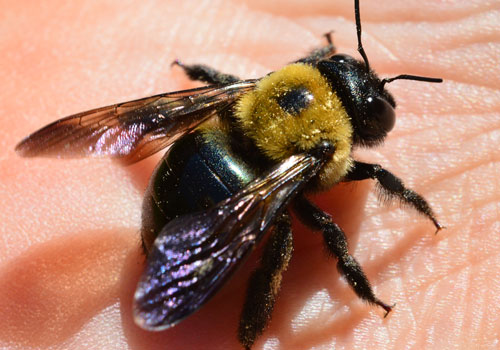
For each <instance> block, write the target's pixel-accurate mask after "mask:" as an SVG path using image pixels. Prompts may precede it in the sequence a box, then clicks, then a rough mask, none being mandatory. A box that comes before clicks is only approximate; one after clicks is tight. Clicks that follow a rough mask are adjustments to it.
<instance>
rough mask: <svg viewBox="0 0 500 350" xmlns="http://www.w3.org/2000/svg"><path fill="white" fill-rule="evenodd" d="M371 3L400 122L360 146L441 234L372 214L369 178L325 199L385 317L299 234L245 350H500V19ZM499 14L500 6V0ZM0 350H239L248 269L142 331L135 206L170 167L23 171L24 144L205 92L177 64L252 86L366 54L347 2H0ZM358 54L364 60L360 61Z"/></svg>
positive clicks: (406, 213)
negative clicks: (316, 53)
mask: <svg viewBox="0 0 500 350" xmlns="http://www.w3.org/2000/svg"><path fill="white" fill-rule="evenodd" d="M395 4H396V3H395V2H394V1H389V0H381V1H363V2H362V4H361V19H362V24H363V38H364V40H363V42H364V46H365V50H366V52H367V54H368V57H369V59H370V64H371V67H372V68H374V69H375V70H376V71H377V72H378V73H379V74H380V75H381V76H383V77H386V76H394V75H397V74H401V73H408V74H417V75H425V76H434V77H441V78H443V79H444V80H445V82H444V83H443V84H429V83H421V82H411V81H398V82H393V83H391V84H389V85H388V88H389V90H390V91H391V92H392V93H393V94H394V96H395V98H396V100H397V102H398V108H397V116H398V117H397V122H396V126H395V128H394V130H393V131H392V132H391V133H390V136H389V137H388V138H387V140H386V142H385V144H384V145H383V146H381V147H378V148H375V149H370V150H356V152H355V155H356V157H357V159H361V160H364V161H369V162H375V163H380V164H382V165H383V166H384V167H386V168H387V169H390V170H391V171H393V172H394V173H395V174H397V175H398V176H399V177H401V178H402V179H404V181H405V182H406V184H407V185H408V186H410V187H411V188H413V189H415V190H416V191H418V192H419V193H421V194H422V195H424V196H425V197H426V198H427V199H428V201H429V202H430V203H431V204H432V206H433V208H434V209H435V211H436V213H437V216H438V218H439V220H440V222H441V223H442V224H443V225H445V226H446V227H447V229H446V230H443V231H441V232H439V234H438V235H434V231H435V229H434V227H433V225H432V223H431V222H430V221H429V220H427V219H425V218H423V217H421V216H419V215H418V214H416V213H415V212H414V211H413V210H412V209H410V208H403V209H401V208H399V207H398V206H397V205H387V204H381V203H379V202H378V201H377V195H376V191H375V187H374V184H373V182H372V181H363V182H360V183H357V184H355V185H354V184H348V185H339V186H337V187H336V188H334V189H332V190H331V191H329V192H327V193H323V194H321V195H320V196H316V198H315V199H314V200H315V202H316V203H318V204H319V205H320V206H321V207H322V208H323V209H325V210H326V211H328V212H330V213H331V214H332V216H333V218H334V220H335V221H336V222H337V223H338V224H339V225H340V226H341V227H342V228H343V229H344V231H345V232H346V235H347V237H348V240H349V243H350V252H351V253H352V254H353V255H354V256H355V257H356V258H357V259H358V261H359V262H360V263H361V264H362V266H363V268H364V270H365V272H366V274H367V275H368V277H369V279H370V281H371V283H372V285H373V287H374V290H375V292H376V295H377V296H378V297H379V298H380V299H382V300H383V301H385V302H387V303H396V307H395V308H394V310H393V312H392V313H391V314H390V315H389V316H388V317H387V318H385V319H384V318H383V314H384V313H383V310H381V309H380V308H378V307H376V306H371V305H367V304H365V303H363V302H362V301H360V300H359V299H358V298H357V297H356V296H355V294H354V293H353V292H352V291H351V290H350V289H349V287H348V286H347V285H346V283H345V281H344V280H343V279H342V277H340V275H339V273H338V272H337V271H336V268H335V263H336V261H335V259H333V258H329V257H328V256H327V254H326V253H325V249H324V248H323V244H322V243H323V242H322V238H321V235H320V234H318V233H312V232H310V231H309V230H308V229H306V228H305V227H303V226H302V225H300V224H299V223H297V222H295V223H294V225H295V226H294V229H295V234H294V246H295V251H294V256H293V258H292V260H291V263H290V266H289V269H288V271H287V272H286V273H285V274H284V278H283V286H282V293H281V295H280V298H279V300H278V302H277V304H276V308H275V312H274V314H273V319H272V321H271V324H270V326H269V328H268V329H267V330H266V331H265V332H264V334H263V335H262V336H261V337H260V338H259V339H258V340H257V342H256V344H255V346H254V349H264V348H265V349H310V348H314V349H332V348H335V349H365V348H366V349H410V348H411V349H423V348H426V349H450V348H453V349H471V348H481V349H488V348H495V346H498V342H499V338H500V326H499V325H500V322H499V321H500V320H499V318H500V316H499V315H500V276H499V273H498V266H500V235H499V233H500V214H499V213H500V206H499V198H500V190H499V188H500V186H499V185H500V180H498V179H499V177H498V174H500V159H499V155H498V154H499V153H498V149H499V146H500V113H499V112H500V93H499V91H498V90H499V88H500V86H499V81H500V62H499V59H498V57H500V44H499V42H500V34H499V33H500V32H499V27H498V23H500V13H499V12H498V9H497V10H495V2H487V1H485V0H482V1H468V2H461V1H455V2H453V1H451V2H450V1H448V2H446V3H442V4H441V3H440V2H438V1H432V0H419V1H414V0H410V1H404V2H397V6H394V5H395ZM496 8H498V3H496ZM0 9H1V11H0V23H1V25H0V49H1V50H0V52H2V55H1V56H0V83H1V86H2V107H1V108H0V122H1V123H0V145H1V147H0V152H1V153H0V208H1V210H0V220H1V222H2V224H1V225H0V237H1V239H0V251H1V252H2V254H0V349H47V350H48V349H61V350H62V349H106V350H110V349H120V350H123V349H141V350H153V349H238V348H239V347H240V346H239V344H238V342H237V340H236V329H237V324H238V317H239V313H240V310H241V306H242V303H243V298H244V292H245V284H246V279H247V277H248V276H249V273H250V271H251V270H252V268H254V267H255V266H256V265H257V262H258V260H257V258H256V257H252V258H251V259H249V261H248V263H247V264H246V265H245V266H244V267H243V268H242V269H241V271H240V272H239V273H238V274H237V276H236V277H235V278H233V279H232V280H231V281H230V282H229V283H228V285H226V286H225V287H224V288H223V289H222V290H221V291H220V293H218V294H217V296H216V297H215V298H213V299H212V300H211V301H210V302H209V303H208V304H207V305H206V306H204V307H203V308H202V309H201V310H200V311H199V312H197V313H195V314H194V315H192V316H191V317H189V318H188V319H186V320H185V321H183V322H182V323H180V324H179V325H177V326H176V327H174V328H172V329H171V330H168V331H164V332H160V333H151V332H147V331H144V330H141V329H140V328H138V327H137V326H135V325H134V323H133V319H132V313H131V304H132V296H133V293H134V289H135V286H136V283H137V280H138V278H139V275H140V273H141V271H142V269H143V266H144V258H143V256H142V255H141V250H140V244H139V241H140V240H139V228H140V212H141V201H142V193H143V191H144V189H145V187H146V185H147V181H148V178H149V176H150V174H151V172H152V169H153V168H154V165H155V163H156V162H157V161H158V158H159V157H160V155H155V156H154V157H151V158H149V159H147V160H145V161H142V162H140V163H138V164H136V165H133V166H130V167H123V166H122V165H120V164H119V162H114V161H111V160H107V159H78V160H58V159H38V158H33V159H25V158H21V157H19V156H18V155H17V154H16V153H15V152H14V147H15V145H16V143H17V142H19V141H20V140H21V139H22V138H23V137H24V136H26V135H28V134H29V133H30V132H33V131H35V130H36V129H38V128H40V127H42V126H43V125H45V124H47V123H49V122H51V121H53V120H55V119H57V118H60V117H63V116H65V115H69V114H72V113H76V112H80V111H83V110H88V109H91V108H95V107H99V106H103V105H108V104H112V103H116V102H121V101H126V100H131V99H135V98H139V97H144V96H147V95H152V94H155V93H161V92H165V91H174V90H182V89H186V88H190V87H194V86H197V84H196V83H193V82H190V81H188V79H187V78H185V77H184V75H183V74H182V72H181V71H180V69H179V68H177V67H173V68H171V67H170V63H171V62H172V61H173V60H174V59H176V58H179V59H182V60H183V61H185V62H187V63H205V64H208V65H212V66H214V67H216V68H219V69H221V70H223V71H226V72H229V73H233V74H236V75H238V76H241V77H244V78H253V77H259V76H262V75H265V74H267V73H268V72H269V71H272V70H276V69H279V68H280V67H281V66H282V65H284V64H286V63H287V62H290V61H292V60H294V59H296V58H298V57H301V56H303V55H304V54H305V53H306V52H307V51H309V50H310V49H312V48H314V47H317V46H321V45H322V44H324V39H323V37H322V34H324V33H325V32H328V31H330V30H334V34H333V37H334V42H335V44H336V46H337V48H338V51H339V52H344V53H347V54H351V55H357V54H356V41H355V40H356V37H355V26H354V22H353V18H354V15H353V3H352V1H350V0H343V1H338V2H334V1H323V0H322V1H319V0H318V1H310V2H308V5H307V7H306V8H305V7H304V5H303V4H302V2H300V1H274V2H269V1H247V2H242V1H239V2H238V1H234V2H232V1H223V0H221V1H219V2H217V3H214V2H203V3H200V2H199V1H185V2H182V3H181V2H176V1H175V2H174V1H170V2H165V1H157V2H148V3H147V4H146V5H144V3H142V2H134V1H130V2H127V3H124V2H121V1H112V0H109V1H106V2H99V3H96V4H91V3H84V2H69V3H68V2H62V1H50V2H43V4H42V2H40V3H37V2H30V3H25V2H24V3H22V2H20V1H17V2H14V1H10V2H9V1H2V3H1V4H0ZM356 57H358V56H356Z"/></svg>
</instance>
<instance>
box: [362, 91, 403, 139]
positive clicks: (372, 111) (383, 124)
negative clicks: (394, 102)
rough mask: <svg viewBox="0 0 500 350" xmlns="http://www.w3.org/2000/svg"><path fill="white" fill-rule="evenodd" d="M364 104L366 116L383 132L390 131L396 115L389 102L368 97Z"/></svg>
mask: <svg viewBox="0 0 500 350" xmlns="http://www.w3.org/2000/svg"><path fill="white" fill-rule="evenodd" d="M366 102H367V109H368V116H369V117H370V118H373V120H374V121H376V122H377V125H378V127H379V128H381V129H383V130H384V131H385V132H389V131H391V130H392V128H393V127H394V124H396V113H395V112H394V108H393V107H392V106H391V105H390V104H389V102H387V101H386V100H384V99H383V98H380V97H368V98H367V100H366Z"/></svg>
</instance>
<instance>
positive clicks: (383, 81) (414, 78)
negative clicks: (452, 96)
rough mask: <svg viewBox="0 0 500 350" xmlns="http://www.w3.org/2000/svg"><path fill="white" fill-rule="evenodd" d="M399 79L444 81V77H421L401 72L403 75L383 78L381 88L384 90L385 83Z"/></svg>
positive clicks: (429, 81) (431, 81)
mask: <svg viewBox="0 0 500 350" xmlns="http://www.w3.org/2000/svg"><path fill="white" fill-rule="evenodd" d="M399 79H405V80H417V81H426V82H428V83H442V82H443V79H441V78H429V77H421V76H418V75H409V74H401V75H398V76H395V77H393V78H384V79H382V81H381V82H380V89H381V90H382V89H383V88H384V85H385V84H387V83H390V82H392V81H394V80H399Z"/></svg>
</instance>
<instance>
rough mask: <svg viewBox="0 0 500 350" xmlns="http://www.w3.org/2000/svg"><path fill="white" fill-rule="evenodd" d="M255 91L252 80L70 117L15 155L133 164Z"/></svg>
mask: <svg viewBox="0 0 500 350" xmlns="http://www.w3.org/2000/svg"><path fill="white" fill-rule="evenodd" d="M254 86H255V80H246V81H239V82H235V83H230V84H227V85H223V86H207V87H202V88H197V89H191V90H185V91H179V92H172V93H166V94H160V95H155V96H151V97H146V98H142V99H139V100H135V101H130V102H125V103H119V104H115V105H112V106H107V107H101V108H97V109H93V110H90V111H87V112H82V113H78V114H74V115H71V116H69V117H66V118H63V119H60V120H57V121H55V122H53V123H51V124H49V125H47V126H45V127H44V128H42V129H40V130H38V131H36V132H34V133H33V134H31V135H29V136H28V137H26V138H25V139H24V140H22V141H21V142H20V143H19V144H18V145H17V146H16V151H17V152H18V153H20V154H21V155H22V156H24V157H37V156H49V157H50V156H52V157H66V158H69V157H73V158H77V157H85V156H111V157H115V158H121V159H123V160H124V161H125V162H126V163H134V162H137V161H139V160H141V159H144V158H146V157H148V156H150V155H152V154H154V153H156V152H158V151H159V150H161V149H162V148H165V147H167V146H169V145H170V144H172V143H173V142H174V141H175V140H176V139H178V138H179V137H180V136H182V135H184V134H185V133H187V132H189V131H191V130H193V129H194V128H196V127H197V126H198V125H199V124H201V123H202V122H203V121H205V120H207V119H208V118H210V117H212V116H214V115H215V114H217V113H218V112H220V111H222V110H224V109H226V108H228V107H229V106H231V104H232V103H233V102H234V101H235V100H236V99H237V98H238V97H239V96H241V95H242V94H244V93H245V92H247V91H249V90H251V89H253V88H254Z"/></svg>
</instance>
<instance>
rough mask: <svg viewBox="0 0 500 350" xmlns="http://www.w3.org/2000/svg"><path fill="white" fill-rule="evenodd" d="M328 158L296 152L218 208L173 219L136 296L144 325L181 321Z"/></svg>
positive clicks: (230, 270) (138, 317)
mask: <svg viewBox="0 0 500 350" xmlns="http://www.w3.org/2000/svg"><path fill="white" fill-rule="evenodd" d="M322 164H323V160H321V159H319V158H316V157H315V156H312V155H307V154H301V155H295V156H291V157H290V158H288V159H287V160H285V161H283V162H282V163H280V164H278V165H277V166H275V167H274V168H272V169H271V170H270V171H269V172H267V173H266V174H265V175H264V176H261V177H258V178H257V179H255V180H253V181H252V182H251V183H250V184H249V185H248V186H247V187H246V188H244V189H242V190H241V191H239V192H238V193H236V194H235V195H234V196H233V197H231V198H228V199H227V200H225V201H222V202H221V203H219V204H218V205H216V206H215V207H214V208H212V209H210V210H208V211H205V212H200V213H195V214H191V215H186V216H182V217H179V218H177V219H174V220H172V221H171V222H169V223H168V224H167V225H166V226H165V227H164V228H163V230H162V231H161V232H160V234H159V235H158V237H157V238H156V240H155V242H154V247H153V250H152V251H151V253H150V255H149V257H148V260H147V266H146V269H145V271H144V273H143V275H142V277H141V279H140V281H139V284H138V287H137V290H136V292H135V296H134V317H135V322H136V323H137V324H138V325H139V326H141V327H142V328H144V329H148V330H162V329H166V328H168V327H171V326H173V325H175V324H176V323H178V322H180V321H181V320H182V319H184V318H185V317H187V316H188V315H190V314H191V313H193V312H195V311H196V310H197V309H198V308H199V307H200V306H201V305H203V304H204V303H205V302H206V301H207V300H208V299H209V298H210V297H212V296H213V295H214V294H215V292H216V291H217V290H219V289H220V288H221V286H222V285H223V284H224V282H225V281H227V279H228V278H229V277H230V276H231V275H232V274H233V273H234V272H235V271H236V269H237V267H238V266H239V265H240V264H241V263H242V261H243V260H244V258H245V257H246V256H247V255H248V253H249V252H250V251H251V250H252V247H254V245H255V243H256V242H258V241H259V240H260V239H261V238H262V236H263V234H264V233H265V232H266V231H267V230H268V229H269V227H270V226H271V225H272V224H273V222H274V219H275V218H276V216H278V215H279V214H280V213H281V212H282V211H283V210H284V208H285V206H286V205H287V203H288V202H289V200H290V199H291V198H292V197H293V196H294V195H295V194H296V193H297V192H298V191H299V190H300V189H301V188H302V186H303V185H304V184H305V183H307V182H308V180H309V179H310V178H311V177H312V176H314V175H315V174H316V173H317V172H318V170H319V169H320V167H321V165H322Z"/></svg>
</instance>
